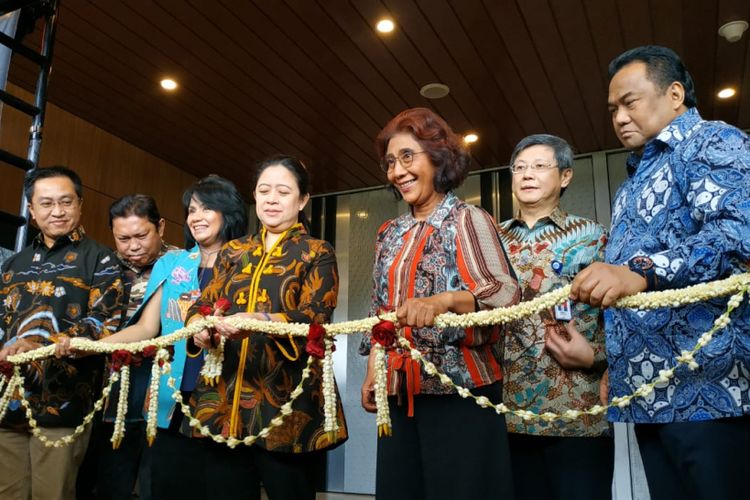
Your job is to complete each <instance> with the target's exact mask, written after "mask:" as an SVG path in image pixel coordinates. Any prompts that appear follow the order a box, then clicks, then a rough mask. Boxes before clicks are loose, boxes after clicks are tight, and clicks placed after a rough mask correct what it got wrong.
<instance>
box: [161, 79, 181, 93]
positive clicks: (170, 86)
mask: <svg viewBox="0 0 750 500" xmlns="http://www.w3.org/2000/svg"><path fill="white" fill-rule="evenodd" d="M159 84H160V85H161V88H163V89H164V90H174V89H176V88H177V82H176V81H174V80H172V79H171V78H164V79H163V80H162V81H161V82H159Z"/></svg>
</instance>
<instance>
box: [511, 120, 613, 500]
mask: <svg viewBox="0 0 750 500" xmlns="http://www.w3.org/2000/svg"><path fill="white" fill-rule="evenodd" d="M572 167H573V151H572V149H571V147H570V146H569V145H568V143H567V142H566V141H565V140H563V139H561V138H559V137H556V136H553V135H547V134H537V135H531V136H528V137H526V138H524V139H522V140H521V142H519V143H518V145H517V146H516V148H515V149H514V151H513V153H512V155H511V167H510V168H511V172H512V175H513V179H512V190H513V194H514V195H515V198H516V201H517V202H518V208H519V210H518V213H517V214H516V217H514V218H513V219H510V220H507V221H505V222H503V223H502V224H501V225H500V226H499V233H500V239H501V240H502V242H503V246H504V247H505V251H506V252H507V254H508V258H509V259H510V262H511V265H512V266H513V270H514V271H515V273H516V277H517V278H518V283H519V285H520V286H521V297H522V300H524V301H528V300H532V299H534V298H536V297H537V296H539V295H543V294H545V293H547V292H550V291H552V290H554V289H556V288H560V287H562V286H564V285H566V284H568V283H570V282H571V281H572V279H573V276H575V274H576V273H577V272H578V271H579V270H581V269H583V268H584V267H586V266H588V265H589V264H591V263H592V262H595V261H598V260H603V259H604V246H605V244H606V241H607V237H606V232H605V230H604V228H603V227H602V226H600V225H599V224H597V223H596V222H594V221H592V220H588V219H585V218H583V217H578V216H576V215H572V214H568V213H566V212H564V211H563V210H562V209H561V208H560V196H561V195H562V193H563V192H564V191H565V189H566V187H567V186H568V185H569V184H570V181H571V179H572V178H573V169H572ZM606 365H607V359H606V355H605V353H604V329H603V328H602V324H601V321H600V315H599V310H598V309H595V308H593V307H590V306H587V305H583V304H576V305H573V304H571V303H569V302H568V303H564V304H561V305H559V306H557V307H554V308H550V309H549V310H547V311H542V312H540V313H539V314H536V315H533V316H530V317H528V318H523V319H521V320H518V321H516V322H514V323H512V324H510V325H508V328H507V329H506V336H505V346H504V351H503V373H504V375H505V379H504V384H503V389H504V391H503V401H504V402H505V404H506V405H508V407H510V408H514V409H522V410H528V411H533V412H535V413H539V414H543V413H546V412H554V413H564V412H565V410H567V409H579V410H580V409H585V408H588V407H591V406H593V405H595V404H596V403H597V402H598V400H599V382H600V380H601V378H602V374H603V373H604V371H605V369H606ZM506 422H507V426H508V443H509V446H510V456H511V470H512V473H513V485H514V488H515V498H516V499H517V500H525V499H536V498H548V499H551V500H561V499H577V498H587V499H609V498H611V491H612V471H613V468H614V442H613V439H612V433H611V431H610V427H609V424H608V423H607V420H606V418H604V416H603V415H601V416H599V417H587V418H583V419H580V420H575V421H572V422H567V421H564V420H555V421H552V422H546V421H544V420H539V421H533V422H532V421H525V420H523V419H521V418H519V417H516V416H513V415H507V416H506Z"/></svg>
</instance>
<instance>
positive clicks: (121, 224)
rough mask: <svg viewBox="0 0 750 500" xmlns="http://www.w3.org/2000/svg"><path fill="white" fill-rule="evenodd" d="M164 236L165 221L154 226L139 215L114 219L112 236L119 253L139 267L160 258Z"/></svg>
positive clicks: (162, 220)
mask: <svg viewBox="0 0 750 500" xmlns="http://www.w3.org/2000/svg"><path fill="white" fill-rule="evenodd" d="M163 234H164V219H161V220H160V221H159V225H158V226H156V225H154V224H153V223H152V222H151V221H150V220H148V218H146V217H140V216H138V215H129V216H127V217H115V218H114V219H112V236H113V237H114V239H115V247H116V248H117V251H118V252H119V253H120V255H122V256H123V257H124V258H125V259H126V260H127V261H128V262H130V263H131V264H133V265H134V266H137V267H143V266H146V265H148V264H151V263H152V262H154V261H155V260H156V258H157V257H158V256H159V252H160V251H161V245H162V240H161V238H162V236H163Z"/></svg>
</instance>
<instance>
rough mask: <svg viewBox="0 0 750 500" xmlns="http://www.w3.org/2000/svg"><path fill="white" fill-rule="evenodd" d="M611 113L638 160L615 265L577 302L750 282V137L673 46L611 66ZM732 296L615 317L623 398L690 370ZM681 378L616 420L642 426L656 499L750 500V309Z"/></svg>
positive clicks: (596, 274) (612, 354) (620, 195)
mask: <svg viewBox="0 0 750 500" xmlns="http://www.w3.org/2000/svg"><path fill="white" fill-rule="evenodd" d="M609 76H610V83H609V109H610V113H611V115H612V123H613V126H614V129H615V133H616V134H617V137H618V138H619V139H620V142H622V144H623V145H624V146H625V147H626V148H628V149H630V150H631V154H630V156H629V158H628V160H627V169H628V179H627V180H626V181H625V182H624V183H623V185H622V186H621V187H620V189H619V190H618V192H617V195H616V196H615V199H614V204H613V210H612V229H611V231H610V239H609V243H608V245H607V249H606V254H605V260H606V264H593V265H592V266H591V267H589V268H588V269H585V270H583V271H582V272H581V273H579V275H578V276H577V277H576V279H575V281H574V283H573V290H572V294H571V296H572V297H573V298H577V299H578V300H582V301H585V302H588V303H591V304H593V305H603V306H605V307H606V306H609V305H611V304H612V303H613V302H614V301H615V300H617V299H618V298H619V297H622V296H624V295H629V294H633V293H636V292H641V291H645V290H649V291H651V290H663V289H669V288H684V287H686V286H689V285H694V284H697V283H705V282H710V281H714V280H719V279H722V278H726V277H728V276H730V275H732V274H736V273H743V272H747V271H748V269H749V267H748V262H750V139H748V136H747V135H746V134H744V133H743V132H742V131H740V130H738V129H737V128H735V127H732V126H730V125H727V124H726V123H723V122H714V121H706V120H703V119H702V118H701V116H700V115H699V114H698V110H697V109H696V108H695V106H696V99H695V90H694V88H693V81H692V79H691V77H690V74H689V73H688V72H687V70H686V69H685V66H684V65H683V63H682V61H681V60H680V58H679V56H677V54H675V53H674V52H673V51H672V50H670V49H667V48H664V47H658V46H646V47H639V48H636V49H632V50H629V51H627V52H625V53H623V54H621V55H620V56H618V57H617V58H615V59H614V60H613V61H612V62H611V63H610V66H609ZM726 306H727V298H719V299H711V300H706V301H704V302H699V303H696V304H693V305H688V306H684V307H675V308H665V309H657V310H649V311H636V310H632V309H609V310H607V311H606V312H605V322H606V333H607V354H608V358H609V396H610V397H616V396H625V395H629V394H632V393H633V392H634V391H635V390H636V389H637V388H638V387H639V386H640V385H641V384H644V383H648V382H652V381H654V380H656V379H658V378H659V377H660V373H659V372H660V371H662V370H667V369H671V368H673V367H675V366H677V361H676V357H677V356H680V354H681V353H682V351H689V350H690V349H692V348H693V347H694V346H695V344H696V341H697V339H698V338H699V337H700V336H701V334H703V333H704V332H705V331H707V330H709V329H710V328H711V327H712V325H713V324H714V321H715V320H716V318H718V317H719V315H721V314H722V313H723V312H724V310H725V309H726ZM730 319H731V323H730V324H729V325H728V326H726V327H724V328H721V329H720V330H718V331H717V332H716V333H715V334H714V336H713V340H711V342H710V343H709V344H708V345H706V346H705V347H703V348H702V349H701V350H700V351H699V352H698V354H697V355H696V358H695V360H696V362H697V363H698V365H699V366H698V367H697V368H695V367H693V368H695V369H692V370H691V369H690V368H689V367H688V366H685V365H680V366H679V367H677V368H676V370H675V373H674V377H672V378H671V379H669V380H668V381H662V382H660V383H659V384H658V385H657V386H656V389H655V390H654V392H653V393H651V394H649V395H648V396H646V397H638V398H635V399H634V400H633V402H632V404H630V405H629V406H626V407H623V408H619V407H614V408H612V409H611V410H610V412H609V418H610V420H613V421H616V422H632V423H635V432H636V436H637V438H638V444H639V447H640V450H641V456H642V457H643V463H644V466H645V470H646V478H647V480H648V486H649V490H650V493H651V498H652V499H654V500H659V499H673V498H701V499H709V498H710V499H712V500H716V499H735V498H747V479H746V477H747V453H748V450H750V416H749V415H748V414H750V307H749V306H748V302H747V299H745V301H744V302H743V304H742V305H741V306H740V307H739V308H737V309H736V310H734V312H733V313H732V315H731V317H730Z"/></svg>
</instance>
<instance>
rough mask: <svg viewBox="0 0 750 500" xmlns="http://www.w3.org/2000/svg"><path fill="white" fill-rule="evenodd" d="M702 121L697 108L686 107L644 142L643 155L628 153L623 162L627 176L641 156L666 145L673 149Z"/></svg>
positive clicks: (633, 171) (634, 169)
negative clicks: (656, 133)
mask: <svg viewBox="0 0 750 500" xmlns="http://www.w3.org/2000/svg"><path fill="white" fill-rule="evenodd" d="M702 122H703V118H702V117H701V115H700V113H698V108H694V107H693V108H688V110H687V111H685V112H684V113H682V114H681V115H680V116H678V117H677V118H675V119H674V120H672V122H671V123H670V124H669V125H667V126H666V127H664V128H663V129H662V130H661V132H659V134H658V135H657V136H656V137H654V138H653V139H651V140H650V141H649V142H648V143H646V146H645V147H644V148H643V155H639V154H637V153H635V152H632V153H630V155H629V156H628V159H627V160H626V162H625V164H626V166H627V169H628V176H629V177H632V176H633V174H634V173H635V171H636V169H637V168H638V165H639V164H640V162H641V160H642V159H643V157H644V156H650V155H649V153H650V152H651V151H652V150H653V149H654V148H656V149H657V150H661V149H663V148H665V147H666V148H669V149H672V150H674V149H675V148H676V147H677V146H678V145H679V144H680V143H681V142H682V141H684V140H685V139H687V138H688V137H690V136H691V135H692V134H693V132H694V131H695V129H696V127H697V125H700V124H701V123H702Z"/></svg>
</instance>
